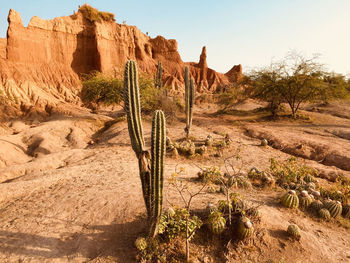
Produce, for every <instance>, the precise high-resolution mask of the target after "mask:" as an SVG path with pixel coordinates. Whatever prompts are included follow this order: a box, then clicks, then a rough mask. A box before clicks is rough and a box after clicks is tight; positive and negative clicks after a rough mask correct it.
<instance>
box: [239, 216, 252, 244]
mask: <svg viewBox="0 0 350 263" xmlns="http://www.w3.org/2000/svg"><path fill="white" fill-rule="evenodd" d="M253 232H254V227H253V224H252V222H250V220H249V218H247V217H241V218H240V219H239V220H238V227H237V237H238V239H241V240H243V239H246V238H248V237H251V236H252V235H253Z"/></svg>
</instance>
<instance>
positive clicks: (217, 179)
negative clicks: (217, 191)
mask: <svg viewBox="0 0 350 263" xmlns="http://www.w3.org/2000/svg"><path fill="white" fill-rule="evenodd" d="M198 179H199V180H200V181H201V182H203V183H214V184H221V180H222V179H223V175H222V174H221V172H220V169H219V168H218V167H216V166H211V167H207V168H204V169H203V170H201V171H200V172H198Z"/></svg>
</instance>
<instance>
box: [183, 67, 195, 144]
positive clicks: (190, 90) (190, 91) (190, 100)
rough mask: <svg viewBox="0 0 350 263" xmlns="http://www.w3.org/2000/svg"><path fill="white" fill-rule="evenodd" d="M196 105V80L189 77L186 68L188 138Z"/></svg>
mask: <svg viewBox="0 0 350 263" xmlns="http://www.w3.org/2000/svg"><path fill="white" fill-rule="evenodd" d="M193 105H194V80H193V78H191V80H190V76H189V71H188V67H186V68H185V111H186V128H185V132H186V137H188V135H189V134H190V129H191V126H192V115H193Z"/></svg>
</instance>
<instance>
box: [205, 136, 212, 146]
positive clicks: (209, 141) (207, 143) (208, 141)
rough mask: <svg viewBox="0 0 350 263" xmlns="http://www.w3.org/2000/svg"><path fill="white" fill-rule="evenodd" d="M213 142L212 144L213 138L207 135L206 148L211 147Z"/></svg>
mask: <svg viewBox="0 0 350 263" xmlns="http://www.w3.org/2000/svg"><path fill="white" fill-rule="evenodd" d="M213 142H214V140H213V137H212V136H211V135H210V134H209V135H208V136H207V138H206V139H205V145H206V146H212V145H213Z"/></svg>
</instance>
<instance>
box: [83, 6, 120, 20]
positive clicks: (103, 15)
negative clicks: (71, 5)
mask: <svg viewBox="0 0 350 263" xmlns="http://www.w3.org/2000/svg"><path fill="white" fill-rule="evenodd" d="M79 12H81V13H82V14H83V16H84V18H86V19H87V20H89V21H90V22H101V20H103V21H108V22H111V21H115V17H114V14H112V13H109V12H101V11H98V10H97V9H96V8H93V7H92V6H90V5H88V4H84V5H82V6H81V7H80V8H79Z"/></svg>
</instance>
